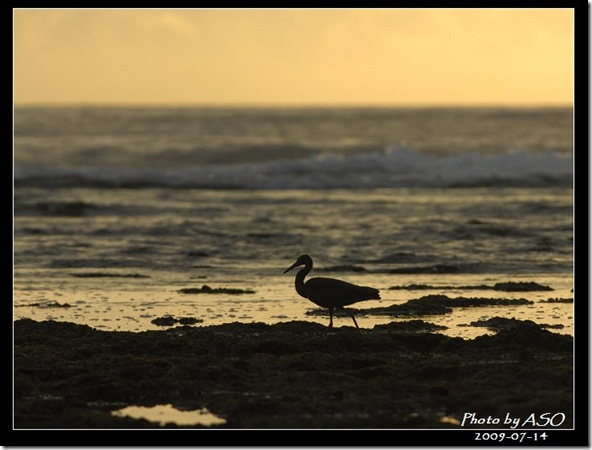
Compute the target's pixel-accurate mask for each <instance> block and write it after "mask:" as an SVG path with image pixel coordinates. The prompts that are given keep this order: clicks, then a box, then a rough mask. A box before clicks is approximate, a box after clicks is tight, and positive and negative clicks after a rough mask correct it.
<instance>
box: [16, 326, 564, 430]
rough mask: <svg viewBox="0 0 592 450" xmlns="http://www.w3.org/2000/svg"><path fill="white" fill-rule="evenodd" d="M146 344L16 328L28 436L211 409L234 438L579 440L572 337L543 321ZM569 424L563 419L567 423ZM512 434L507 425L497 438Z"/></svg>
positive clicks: (212, 330)
mask: <svg viewBox="0 0 592 450" xmlns="http://www.w3.org/2000/svg"><path fill="white" fill-rule="evenodd" d="M176 325H177V326H175V327H171V328H167V329H163V330H158V331H145V332H139V333H133V332H121V331H119V332H118V331H99V330H96V329H93V328H91V327H88V326H85V325H77V324H73V323H68V322H54V321H45V322H36V321H33V320H30V319H21V320H17V321H16V322H14V427H15V428H16V429H123V428H125V429H139V428H163V427H164V428H199V427H204V426H205V425H199V424H192V425H180V424H177V423H174V422H173V421H171V422H168V423H166V422H165V423H156V422H153V421H148V420H146V419H135V418H131V417H127V416H116V415H114V414H113V411H116V410H120V409H121V408H123V407H126V406H129V405H135V406H154V405H163V404H170V405H173V406H174V407H175V408H177V409H179V410H184V409H185V410H188V409H198V408H207V410H208V411H210V412H212V413H213V414H215V415H216V416H217V417H220V418H222V419H223V420H221V421H220V423H218V424H216V425H211V427H214V428H225V429H419V428H430V429H449V428H471V427H475V428H477V427H479V428H483V427H485V428H487V427H491V428H496V425H494V424H491V425H488V424H485V425H483V424H476V423H474V424H471V423H469V422H467V421H466V420H465V422H464V423H463V418H464V417H465V414H467V413H474V414H475V416H474V417H476V418H479V417H485V418H486V417H488V416H490V417H494V418H496V417H502V418H503V417H505V416H506V415H507V414H510V416H511V417H513V418H520V420H521V421H522V422H524V421H525V420H527V419H528V418H529V417H532V415H533V414H534V415H535V417H539V416H540V415H541V414H545V413H551V414H557V413H559V414H562V415H564V420H562V421H561V424H560V425H558V426H557V428H558V429H568V428H571V427H572V424H573V420H574V418H573V417H572V410H573V396H572V392H573V389H572V388H573V386H572V383H573V338H572V337H570V336H567V335H560V334H554V333H552V332H550V331H548V330H545V329H542V328H541V327H539V326H538V325H536V324H534V323H533V322H530V321H519V320H513V321H509V322H508V321H506V322H505V323H504V324H503V325H504V326H500V327H498V328H497V329H498V330H499V331H497V333H496V334H495V335H487V336H480V337H477V338H475V339H472V340H463V339H461V338H452V337H447V336H444V335H442V334H439V333H438V332H437V331H438V330H437V327H434V326H431V324H429V323H428V322H423V321H421V320H413V321H409V322H398V323H395V322H393V323H391V324H388V325H381V326H376V327H375V328H374V329H371V330H356V329H354V328H352V327H349V326H343V327H338V328H335V329H333V330H332V331H331V332H330V333H326V331H327V329H326V327H325V326H323V325H320V324H317V323H311V322H305V321H295V322H284V323H278V324H275V325H267V324H263V323H251V324H246V323H231V324H226V325H219V326H189V325H184V324H183V323H181V322H176ZM561 417H562V416H557V421H558V420H559V418H561ZM497 427H498V428H499V425H497Z"/></svg>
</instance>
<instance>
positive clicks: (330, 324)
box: [327, 308, 333, 333]
mask: <svg viewBox="0 0 592 450" xmlns="http://www.w3.org/2000/svg"><path fill="white" fill-rule="evenodd" d="M331 328H333V308H329V327H328V328H327V333H328V332H329V330H330V329H331Z"/></svg>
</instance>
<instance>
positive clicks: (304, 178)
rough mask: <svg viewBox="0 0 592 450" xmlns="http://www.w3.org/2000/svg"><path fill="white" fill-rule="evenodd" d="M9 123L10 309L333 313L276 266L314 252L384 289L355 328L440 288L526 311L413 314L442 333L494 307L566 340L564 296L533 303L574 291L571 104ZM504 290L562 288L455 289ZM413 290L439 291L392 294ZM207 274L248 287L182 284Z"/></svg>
mask: <svg viewBox="0 0 592 450" xmlns="http://www.w3.org/2000/svg"><path fill="white" fill-rule="evenodd" d="M15 120H16V124H15V191H14V214H15V217H14V305H15V308H14V317H15V318H20V317H31V318H35V319H38V320H47V319H49V320H68V321H73V322H76V323H83V324H88V325H91V326H93V327H96V328H99V329H108V330H132V331H142V330H147V329H156V328H159V326H158V325H155V324H153V323H152V322H151V321H152V320H154V319H156V318H159V317H164V316H172V317H173V318H175V319H179V318H184V317H189V318H194V319H197V320H198V321H200V322H199V323H196V324H195V326H207V325H215V324H219V323H226V322H233V321H241V322H253V321H262V322H267V323H274V322H277V321H290V320H309V321H318V322H321V323H324V324H325V323H327V322H328V317H326V316H318V315H311V314H307V312H310V311H311V310H313V309H315V308H316V307H315V305H313V304H312V303H310V302H309V301H307V300H305V299H303V298H301V297H299V296H298V295H297V294H296V292H295V290H294V287H293V280H294V272H291V273H290V274H286V275H282V272H283V271H284V270H285V269H286V268H287V267H288V266H290V265H291V264H292V263H293V262H294V261H295V260H296V258H297V257H298V256H299V255H300V254H303V253H308V254H310V255H311V256H312V257H313V259H314V262H315V268H314V270H313V272H312V273H311V275H310V276H315V275H316V276H329V277H335V278H342V279H345V280H347V281H350V282H354V283H357V284H362V285H367V286H373V287H376V288H378V289H380V291H381V296H382V300H380V301H367V302H364V303H359V304H356V305H354V307H355V308H356V309H359V312H358V323H359V324H360V326H361V327H362V328H372V327H373V326H374V325H376V324H381V323H386V322H388V321H391V320H406V318H400V317H399V318H391V317H387V316H375V315H368V314H366V313H365V312H364V311H363V310H364V309H367V308H372V307H376V306H388V305H389V304H402V303H404V302H406V301H408V300H411V299H415V298H419V297H421V296H423V295H428V294H444V295H447V296H449V297H451V298H455V297H461V296H462V297H503V298H519V297H524V298H526V299H528V300H531V301H533V302H534V303H533V304H532V305H521V306H511V307H475V308H455V309H454V311H453V312H452V313H451V314H446V315H442V316H431V317H420V318H421V319H423V320H427V321H429V322H432V323H437V324H441V325H445V326H447V327H448V328H447V329H446V330H443V331H442V332H443V333H447V334H450V335H456V336H463V337H471V336H474V335H476V334H480V333H488V332H490V331H489V330H488V329H486V328H484V327H470V326H465V325H467V324H469V323H470V322H472V321H474V320H477V319H480V318H481V317H491V316H501V317H516V318H520V319H525V320H526V319H528V320H533V321H535V322H537V323H544V324H549V325H563V328H551V331H553V332H558V333H572V332H573V303H544V302H543V301H546V300H548V299H549V298H560V299H564V300H569V299H573V291H572V289H573V189H572V173H573V172H572V164H573V160H572V136H571V133H572V127H571V111H570V110H564V109H541V110H526V109H500V110H487V109H483V110H479V109H466V110H463V109H454V110H449V109H434V110H431V109H418V110H412V109H411V110H396V109H393V110H388V109H381V110H372V109H365V110H351V109H350V110H337V109H335V110H331V109H327V110H302V109H301V110H281V109H275V110H247V109H240V110H231V109H229V110H224V109H213V110H208V109H197V110H194V109H178V110H176V109H158V108H156V109H125V108H121V109H118V108H112V109H101V108H97V109H93V108H63V109H57V110H52V109H35V108H30V109H18V110H17V111H16V113H15ZM428 130H429V131H430V132H429V133H428V132H427V131H428ZM229 188H232V189H229ZM507 281H516V282H519V281H523V282H529V281H534V282H537V283H539V284H542V285H546V286H550V287H551V288H552V289H553V291H549V292H518V293H507V292H496V291H491V290H489V291H482V290H479V291H472V290H471V289H466V288H461V287H462V286H471V285H482V284H494V283H498V282H507ZM418 283H422V284H427V285H430V286H433V287H434V289H433V290H430V291H411V290H389V288H390V287H393V286H405V285H409V284H418ZM203 285H207V286H209V287H211V288H214V289H215V288H233V289H242V290H252V291H254V293H252V294H250V293H245V294H240V295H234V294H212V293H206V294H182V293H180V292H179V290H180V289H185V288H197V287H201V286H203ZM439 286H442V287H444V286H448V287H450V286H458V287H459V288H458V289H452V290H451V289H439ZM64 304H67V305H68V306H67V307H63V306H60V305H64ZM335 325H336V326H343V325H347V326H351V325H352V322H351V319H350V318H349V317H347V316H345V317H343V318H341V317H339V318H337V320H336V322H335Z"/></svg>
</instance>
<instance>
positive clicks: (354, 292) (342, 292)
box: [284, 255, 380, 328]
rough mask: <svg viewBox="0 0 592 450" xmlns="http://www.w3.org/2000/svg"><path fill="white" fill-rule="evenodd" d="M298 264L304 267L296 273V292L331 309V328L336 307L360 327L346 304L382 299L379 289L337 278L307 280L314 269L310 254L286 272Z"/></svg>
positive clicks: (297, 261)
mask: <svg viewBox="0 0 592 450" xmlns="http://www.w3.org/2000/svg"><path fill="white" fill-rule="evenodd" d="M298 266H304V268H302V269H300V271H298V273H297V274H296V280H295V286H296V292H298V294H300V295H301V296H302V297H304V298H307V299H309V300H310V301H311V302H313V303H314V304H316V305H318V306H321V307H322V308H327V309H329V317H330V319H329V328H331V327H332V326H333V312H334V310H335V309H343V310H344V311H345V312H346V313H347V314H349V315H350V317H351V318H352V319H353V321H354V324H355V326H356V328H359V327H358V323H357V322H356V318H355V317H354V315H353V313H352V312H351V311H347V310H345V308H344V306H347V305H351V304H353V303H357V302H361V301H364V300H372V299H380V293H379V291H378V289H375V288H372V287H367V286H358V285H356V284H352V283H348V282H347V281H342V280H337V279H335V278H325V277H316V278H311V279H309V280H307V281H306V282H305V281H304V278H305V277H306V275H308V273H309V272H310V271H311V270H312V258H311V257H310V256H308V255H302V256H300V257H299V258H298V259H297V260H296V262H295V263H294V264H292V265H291V266H290V267H289V268H288V269H286V270H285V271H284V273H286V272H289V271H290V270H292V269H294V268H295V267H298Z"/></svg>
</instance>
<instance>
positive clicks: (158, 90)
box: [13, 8, 574, 105]
mask: <svg viewBox="0 0 592 450" xmlns="http://www.w3.org/2000/svg"><path fill="white" fill-rule="evenodd" d="M13 13H14V98H15V104H17V105H18V104H31V103H35V104H38V103H60V104H70V103H77V104H80V103H84V104H205V105H210V104H214V105H217V104H220V105H228V104H237V105H458V104H463V105H479V104H488V105H500V104H509V105H571V104H572V99H573V59H574V56H573V39H574V38H573V13H574V12H573V10H572V9H479V8H477V9H14V10H13Z"/></svg>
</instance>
